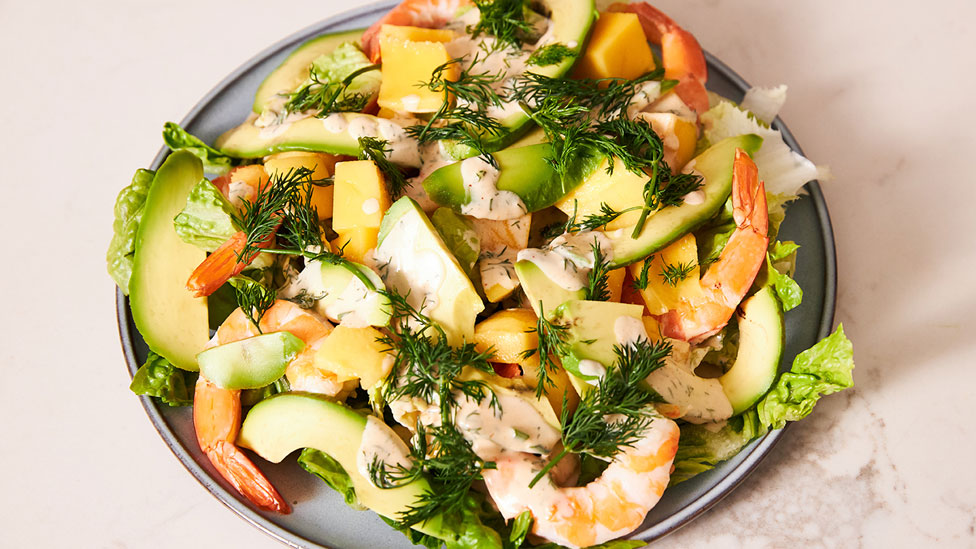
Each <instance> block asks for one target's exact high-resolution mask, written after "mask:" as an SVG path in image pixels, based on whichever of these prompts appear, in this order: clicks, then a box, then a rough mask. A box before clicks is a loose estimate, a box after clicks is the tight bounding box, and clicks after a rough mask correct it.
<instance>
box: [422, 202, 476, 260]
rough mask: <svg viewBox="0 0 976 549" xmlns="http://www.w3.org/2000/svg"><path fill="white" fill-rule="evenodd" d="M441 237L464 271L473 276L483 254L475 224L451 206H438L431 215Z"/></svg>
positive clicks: (431, 219)
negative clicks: (475, 266) (479, 257)
mask: <svg viewBox="0 0 976 549" xmlns="http://www.w3.org/2000/svg"><path fill="white" fill-rule="evenodd" d="M430 222H431V223H433V224H434V227H435V228H436V229H437V232H438V234H440V235H441V239H442V240H444V243H445V244H447V247H448V248H450V250H451V252H452V253H453V254H454V257H456V258H457V260H458V263H459V264H460V265H461V268H462V269H464V272H465V273H466V274H467V275H468V276H469V277H471V276H472V274H473V273H474V265H475V263H477V262H478V256H479V255H480V254H481V239H480V238H478V233H477V232H475V230H474V225H473V224H472V223H471V221H469V220H468V219H467V218H466V217H464V215H462V214H459V213H456V212H454V211H453V210H451V209H450V208H437V209H436V210H434V213H433V214H431V216H430Z"/></svg>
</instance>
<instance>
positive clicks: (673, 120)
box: [640, 112, 698, 173]
mask: <svg viewBox="0 0 976 549" xmlns="http://www.w3.org/2000/svg"><path fill="white" fill-rule="evenodd" d="M640 117H641V118H643V119H644V120H646V121H648V122H649V123H650V124H651V127H652V128H654V133H656V134H657V135H658V136H659V137H660V138H661V144H663V145H664V161H665V162H667V163H668V166H670V167H671V172H672V173H678V172H680V171H681V169H682V168H684V167H685V164H687V163H688V161H689V160H691V157H692V156H694V155H695V146H696V145H697V144H698V127H697V126H696V125H695V123H694V122H693V121H690V120H687V119H685V118H681V117H680V116H678V115H676V114H674V113H670V112H645V113H641V114H640Z"/></svg>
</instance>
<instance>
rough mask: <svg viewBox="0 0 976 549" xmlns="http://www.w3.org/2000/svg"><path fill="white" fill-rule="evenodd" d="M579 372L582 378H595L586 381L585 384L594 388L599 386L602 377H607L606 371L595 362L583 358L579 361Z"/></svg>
mask: <svg viewBox="0 0 976 549" xmlns="http://www.w3.org/2000/svg"><path fill="white" fill-rule="evenodd" d="M579 371H580V373H581V374H583V375H584V376H595V377H596V379H587V380H586V382H587V383H589V384H590V385H593V386H596V385H599V384H600V380H601V379H603V376H605V375H607V369H606V368H605V367H604V366H603V364H600V363H599V362H597V361H595V360H591V359H588V358H584V359H583V360H581V361H579Z"/></svg>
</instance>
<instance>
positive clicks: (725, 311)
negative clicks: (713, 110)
mask: <svg viewBox="0 0 976 549" xmlns="http://www.w3.org/2000/svg"><path fill="white" fill-rule="evenodd" d="M732 215H733V219H734V220H735V223H736V229H735V231H733V232H732V236H731V237H730V238H729V241H728V243H727V244H726V245H725V248H723V249H722V253H721V254H720V255H719V258H718V260H717V261H716V262H715V263H713V264H712V265H711V266H710V267H709V268H708V271H706V272H705V275H704V276H703V277H702V278H701V288H702V293H701V294H700V296H701V297H696V298H694V299H681V300H679V302H678V306H677V307H676V308H674V309H671V310H670V311H668V312H666V313H664V314H663V315H661V317H660V318H659V319H658V320H659V323H660V325H661V331H662V333H663V334H664V335H665V336H666V337H670V338H673V339H680V340H683V341H691V342H698V341H702V340H704V339H706V338H708V337H711V336H713V335H715V334H717V333H718V332H719V331H721V330H722V328H724V327H725V325H726V324H728V322H729V319H730V318H732V314H733V313H735V309H736V307H738V306H739V303H740V302H741V301H742V299H743V298H744V297H745V296H746V293H747V292H748V291H749V288H750V287H751V286H752V283H753V281H754V280H755V279H756V275H757V274H758V273H759V269H760V268H761V267H762V265H763V262H764V261H765V260H766V249H767V247H768V246H769V236H768V229H769V212H768V211H767V205H766V189H765V186H764V185H763V183H762V182H761V181H759V171H758V169H757V168H756V163H755V162H753V161H752V159H751V158H749V155H748V154H746V152H745V151H743V150H742V149H736V151H735V161H734V163H733V165H732Z"/></svg>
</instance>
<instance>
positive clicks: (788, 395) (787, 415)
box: [671, 325, 854, 485]
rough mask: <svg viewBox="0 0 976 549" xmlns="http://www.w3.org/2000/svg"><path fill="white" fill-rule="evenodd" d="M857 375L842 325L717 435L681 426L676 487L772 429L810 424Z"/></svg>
mask: <svg viewBox="0 0 976 549" xmlns="http://www.w3.org/2000/svg"><path fill="white" fill-rule="evenodd" d="M853 371H854V349H853V346H852V345H851V341H850V340H849V339H847V336H846V335H845V334H844V326H843V325H838V326H837V330H835V331H834V333H832V334H830V335H829V336H827V337H825V338H824V339H822V340H820V342H818V343H817V344H816V345H814V346H813V347H810V348H809V349H807V350H806V351H803V352H802V353H800V354H799V355H797V356H796V358H795V359H794V360H793V366H792V368H791V369H790V371H789V372H785V373H783V374H781V375H780V377H779V379H778V380H777V381H776V383H774V384H773V387H772V388H771V389H770V390H769V392H767V393H766V396H764V397H763V398H762V399H761V400H760V401H759V403H758V404H757V405H756V407H755V408H751V409H749V410H747V411H746V412H744V413H742V414H741V415H739V416H736V417H733V418H731V419H729V421H728V422H726V424H725V425H724V426H723V427H722V428H721V429H718V430H717V431H712V430H710V429H708V428H706V427H705V426H702V425H684V426H682V427H681V439H680V440H679V441H678V453H677V454H676V455H675V460H674V468H675V471H674V474H672V476H671V484H672V485H673V484H678V483H680V482H683V481H685V480H688V479H689V478H691V477H693V476H695V475H697V474H698V473H701V472H704V471H707V470H709V469H711V468H713V467H715V466H716V465H718V464H719V463H721V462H723V461H725V460H727V459H729V458H731V457H732V456H734V455H736V454H738V453H739V451H740V450H742V449H743V448H745V447H746V445H748V444H749V443H750V442H752V441H753V440H755V439H757V438H759V437H761V436H763V435H765V434H766V433H767V432H769V430H770V429H782V428H783V427H784V426H785V425H786V422H787V421H799V420H801V419H803V418H805V417H806V416H808V415H809V414H810V412H812V411H813V407H814V405H815V404H816V403H817V401H818V400H820V397H821V396H823V395H829V394H832V393H836V392H837V391H840V390H842V389H847V388H849V387H852V386H853V385H854V377H853Z"/></svg>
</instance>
